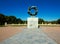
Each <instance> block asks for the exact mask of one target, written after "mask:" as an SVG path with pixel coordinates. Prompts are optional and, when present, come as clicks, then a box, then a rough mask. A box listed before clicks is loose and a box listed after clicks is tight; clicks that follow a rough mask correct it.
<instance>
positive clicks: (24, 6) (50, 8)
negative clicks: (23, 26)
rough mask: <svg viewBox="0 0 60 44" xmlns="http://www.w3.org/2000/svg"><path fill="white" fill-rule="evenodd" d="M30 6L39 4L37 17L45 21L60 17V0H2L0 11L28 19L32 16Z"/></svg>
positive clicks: (0, 1)
mask: <svg viewBox="0 0 60 44" xmlns="http://www.w3.org/2000/svg"><path fill="white" fill-rule="evenodd" d="M30 6H37V8H38V14H37V16H36V17H38V18H42V19H44V20H45V21H52V20H57V19H59V18H60V0H0V13H2V14H5V15H7V16H11V15H12V16H16V17H17V18H21V19H22V20H26V19H27V18H28V17H30V15H29V14H28V13H27V11H28V7H30Z"/></svg>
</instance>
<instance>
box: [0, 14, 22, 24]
mask: <svg viewBox="0 0 60 44" xmlns="http://www.w3.org/2000/svg"><path fill="white" fill-rule="evenodd" d="M5 22H7V23H8V24H12V23H13V24H18V23H23V21H22V20H21V19H17V18H16V17H15V16H5V15H3V14H0V25H4V24H5Z"/></svg>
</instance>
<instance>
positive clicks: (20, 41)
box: [0, 29, 57, 44]
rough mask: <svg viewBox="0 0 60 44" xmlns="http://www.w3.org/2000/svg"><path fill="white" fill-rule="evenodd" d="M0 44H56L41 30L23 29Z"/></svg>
mask: <svg viewBox="0 0 60 44" xmlns="http://www.w3.org/2000/svg"><path fill="white" fill-rule="evenodd" d="M0 44H57V43H56V42H55V41H54V40H52V39H51V38H49V37H48V36H47V35H46V34H45V33H44V32H43V31H42V29H23V31H22V32H21V33H18V34H16V35H14V36H12V37H10V38H8V39H6V40H4V41H2V42H1V43H0Z"/></svg>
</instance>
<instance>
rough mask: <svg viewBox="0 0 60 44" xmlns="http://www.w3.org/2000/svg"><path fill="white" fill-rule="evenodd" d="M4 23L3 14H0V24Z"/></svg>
mask: <svg viewBox="0 0 60 44" xmlns="http://www.w3.org/2000/svg"><path fill="white" fill-rule="evenodd" d="M4 23H5V15H3V14H0V25H4Z"/></svg>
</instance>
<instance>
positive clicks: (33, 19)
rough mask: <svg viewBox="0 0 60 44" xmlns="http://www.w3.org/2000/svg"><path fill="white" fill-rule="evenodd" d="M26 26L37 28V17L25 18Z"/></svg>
mask: <svg viewBox="0 0 60 44" xmlns="http://www.w3.org/2000/svg"><path fill="white" fill-rule="evenodd" d="M27 28H38V18H37V17H29V18H28V19H27Z"/></svg>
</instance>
